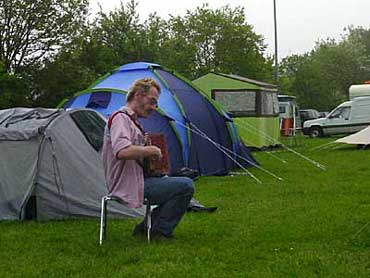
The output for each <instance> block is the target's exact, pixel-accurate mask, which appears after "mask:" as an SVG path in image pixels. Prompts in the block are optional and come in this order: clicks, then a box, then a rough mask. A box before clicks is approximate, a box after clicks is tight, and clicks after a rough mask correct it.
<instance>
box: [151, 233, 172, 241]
mask: <svg viewBox="0 0 370 278" xmlns="http://www.w3.org/2000/svg"><path fill="white" fill-rule="evenodd" d="M150 238H151V239H153V240H165V241H168V240H174V239H175V237H174V236H173V234H170V235H166V234H164V233H162V232H160V231H151V233H150Z"/></svg>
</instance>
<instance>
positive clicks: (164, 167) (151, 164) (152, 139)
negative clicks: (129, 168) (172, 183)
mask: <svg viewBox="0 0 370 278" xmlns="http://www.w3.org/2000/svg"><path fill="white" fill-rule="evenodd" d="M147 145H149V146H156V147H158V148H160V149H161V152H162V157H161V158H160V159H158V158H146V159H145V160H144V172H145V176H146V177H160V176H164V175H168V174H169V173H170V162H169V156H168V149H167V144H166V139H165V137H164V135H163V134H148V135H147Z"/></svg>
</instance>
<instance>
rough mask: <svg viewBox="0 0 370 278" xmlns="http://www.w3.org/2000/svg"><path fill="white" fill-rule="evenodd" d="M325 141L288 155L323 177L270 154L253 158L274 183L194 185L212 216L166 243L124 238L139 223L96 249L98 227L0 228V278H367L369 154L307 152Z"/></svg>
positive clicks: (79, 223)
mask: <svg viewBox="0 0 370 278" xmlns="http://www.w3.org/2000/svg"><path fill="white" fill-rule="evenodd" d="M332 140H333V138H323V139H308V138H307V139H301V140H299V142H298V143H299V144H298V146H295V147H294V149H295V150H297V151H299V152H301V153H303V154H305V155H307V156H309V157H310V158H312V159H314V160H316V161H318V162H320V163H321V164H324V165H325V166H326V167H327V170H326V171H323V170H320V169H318V168H316V167H315V166H313V165H312V164H310V163H309V162H307V161H305V160H303V159H301V158H299V157H297V156H296V155H294V154H292V153H290V152H287V151H285V150H282V149H277V150H274V151H273V153H272V154H268V153H266V152H257V153H254V155H255V157H256V158H257V160H258V161H259V162H260V164H261V165H262V166H263V167H264V168H266V169H268V170H269V171H272V172H274V173H275V174H277V175H279V176H281V177H282V178H283V179H284V180H283V181H278V180H276V179H274V178H272V177H271V176H268V175H266V174H264V173H263V172H262V171H261V170H258V169H252V170H251V171H252V172H253V174H255V175H256V176H257V177H258V178H259V179H261V181H262V182H263V183H262V184H258V183H256V182H255V181H254V180H253V179H251V178H249V177H247V176H240V175H239V176H228V177H208V178H201V179H200V180H199V181H197V182H196V190H197V193H196V198H197V199H198V200H199V201H200V202H202V203H204V204H205V205H208V206H218V211H217V212H215V213H213V214H207V213H188V214H187V215H186V216H185V218H184V220H183V222H182V223H181V224H180V226H179V227H178V229H177V230H176V237H177V239H176V240H175V241H173V242H153V243H152V244H150V245H148V244H146V242H145V241H142V240H140V239H136V238H133V237H132V236H131V231H132V227H133V225H134V223H136V222H137V221H138V220H114V221H110V222H109V229H108V238H107V241H106V242H105V244H104V245H103V246H102V247H100V246H99V245H98V229H99V221H98V219H93V220H74V221H73V220H69V221H51V222H44V223H37V222H33V221H32V222H23V223H18V222H2V223H0V258H1V259H0V277H31V276H32V277H40V276H41V277H42V276H45V277H50V276H54V277H65V276H90V277H369V276H370V169H369V168H370V166H369V161H370V150H357V149H356V148H355V147H351V146H343V147H341V148H335V147H334V148H333V147H332V148H328V149H324V150H319V151H312V148H313V147H314V146H318V145H321V144H324V143H327V142H329V141H332ZM276 157H277V158H279V159H280V160H278V159H277V158H276ZM281 159H284V160H286V162H287V163H282V161H281Z"/></svg>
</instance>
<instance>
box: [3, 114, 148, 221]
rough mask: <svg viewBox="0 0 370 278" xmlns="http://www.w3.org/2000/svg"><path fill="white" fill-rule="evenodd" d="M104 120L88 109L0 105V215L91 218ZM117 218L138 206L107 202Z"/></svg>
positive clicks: (99, 185)
mask: <svg viewBox="0 0 370 278" xmlns="http://www.w3.org/2000/svg"><path fill="white" fill-rule="evenodd" d="M104 126H105V121H104V119H103V118H102V117H101V116H100V115H99V114H98V113H97V112H95V111H93V110H89V109H76V110H70V111H65V110H58V109H44V108H35V109H30V108H14V109H6V110H0V156H1V159H0V220H23V219H26V218H28V217H31V218H36V219H39V220H47V219H60V218H66V217H73V218H74V217H97V216H99V214H100V200H101V197H102V196H103V195H106V194H107V190H106V186H105V179H104V172H103V167H102V162H101V154H100V149H101V146H102V138H103V132H104ZM109 212H110V213H111V215H113V216H117V217H120V216H122V217H125V216H128V217H135V216H140V215H142V210H141V209H139V210H132V209H129V208H127V207H125V206H123V205H120V204H112V206H111V208H110V209H109Z"/></svg>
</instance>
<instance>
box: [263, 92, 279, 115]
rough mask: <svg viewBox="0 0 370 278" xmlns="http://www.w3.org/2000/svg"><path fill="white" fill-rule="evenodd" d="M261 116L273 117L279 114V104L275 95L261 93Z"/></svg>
mask: <svg viewBox="0 0 370 278" xmlns="http://www.w3.org/2000/svg"><path fill="white" fill-rule="evenodd" d="M260 96H261V102H260V105H261V115H262V116H274V115H277V114H278V113H279V102H278V99H277V94H276V93H270V92H261V94H260Z"/></svg>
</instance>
